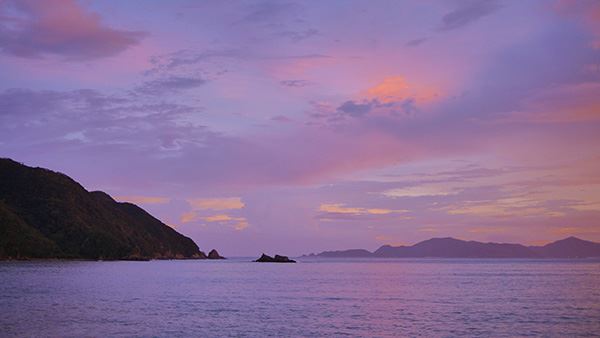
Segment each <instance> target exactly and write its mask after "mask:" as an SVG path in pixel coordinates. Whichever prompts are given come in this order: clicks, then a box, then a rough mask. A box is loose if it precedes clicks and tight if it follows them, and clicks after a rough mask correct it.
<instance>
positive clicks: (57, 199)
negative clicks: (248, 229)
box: [0, 158, 207, 260]
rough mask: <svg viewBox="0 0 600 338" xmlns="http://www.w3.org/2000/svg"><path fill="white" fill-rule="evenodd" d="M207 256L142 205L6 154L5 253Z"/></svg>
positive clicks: (2, 181) (1, 191)
mask: <svg viewBox="0 0 600 338" xmlns="http://www.w3.org/2000/svg"><path fill="white" fill-rule="evenodd" d="M38 258H40V259H44V258H57V259H105V260H119V259H125V260H149V259H203V258H207V256H206V255H205V254H204V252H202V251H200V249H199V248H198V246H197V245H196V243H194V241H193V240H192V239H190V238H188V237H186V236H184V235H182V234H180V233H178V232H177V231H175V230H174V229H173V228H171V227H169V226H167V225H165V224H164V223H162V222H161V221H159V220H158V219H156V218H154V217H153V216H152V215H150V214H149V213H147V212H146V211H145V210H143V209H142V208H140V207H138V206H137V205H135V204H132V203H127V202H117V201H115V200H114V199H113V198H112V197H110V196H109V195H108V194H106V193H104V192H102V191H92V192H89V191H87V190H86V189H85V188H83V186H81V185H80V184H79V183H77V182H76V181H75V180H73V179H71V178H70V177H68V176H67V175H65V174H62V173H59V172H54V171H52V170H49V169H45V168H33V167H28V166H26V165H23V164H21V163H19V162H16V161H13V160H11V159H6V158H0V259H38Z"/></svg>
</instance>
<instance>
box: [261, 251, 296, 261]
mask: <svg viewBox="0 0 600 338" xmlns="http://www.w3.org/2000/svg"><path fill="white" fill-rule="evenodd" d="M255 262H259V263H296V261H295V260H293V259H289V258H288V257H287V256H280V255H275V257H271V256H269V255H265V254H264V253H263V254H262V255H261V256H260V258H258V259H257V260H255Z"/></svg>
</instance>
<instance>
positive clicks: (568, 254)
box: [302, 236, 600, 258]
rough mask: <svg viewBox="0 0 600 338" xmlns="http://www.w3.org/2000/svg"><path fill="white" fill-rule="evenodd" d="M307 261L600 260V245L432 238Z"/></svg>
mask: <svg viewBox="0 0 600 338" xmlns="http://www.w3.org/2000/svg"><path fill="white" fill-rule="evenodd" d="M302 257H304V258H308V257H311V258H312V257H314V258H592V257H600V243H595V242H591V241H586V240H582V239H579V238H577V237H573V236H571V237H568V238H565V239H561V240H558V241H555V242H552V243H548V244H546V245H543V246H525V245H522V244H512V243H491V242H488V243H484V242H477V241H464V240H460V239H455V238H451V237H444V238H431V239H428V240H425V241H422V242H419V243H416V244H414V245H410V246H391V245H383V246H381V247H379V248H378V249H377V250H375V251H374V252H370V251H368V250H364V249H350V250H338V251H323V252H321V253H318V254H310V255H304V256H302Z"/></svg>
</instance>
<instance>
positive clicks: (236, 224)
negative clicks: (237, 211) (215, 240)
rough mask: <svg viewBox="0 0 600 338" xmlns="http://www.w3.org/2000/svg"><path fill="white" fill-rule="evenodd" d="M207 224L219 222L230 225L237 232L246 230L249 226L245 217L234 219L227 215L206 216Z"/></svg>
mask: <svg viewBox="0 0 600 338" xmlns="http://www.w3.org/2000/svg"><path fill="white" fill-rule="evenodd" d="M203 219H204V220H205V221H207V222H218V223H224V224H229V225H231V226H233V228H234V229H235V230H237V231H240V230H244V229H246V228H247V227H248V226H249V223H248V220H246V218H244V217H232V216H229V215H226V214H218V215H213V216H206V217H204V218H203Z"/></svg>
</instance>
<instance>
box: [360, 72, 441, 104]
mask: <svg viewBox="0 0 600 338" xmlns="http://www.w3.org/2000/svg"><path fill="white" fill-rule="evenodd" d="M365 96H366V97H367V98H369V99H377V100H378V101H380V102H383V103H390V102H398V101H402V100H405V99H409V98H412V99H415V100H416V101H417V102H427V101H431V100H433V99H434V98H435V97H436V96H437V91H436V90H434V89H433V88H428V87H424V86H417V85H414V84H409V83H408V82H406V80H405V79H404V77H402V76H390V77H387V78H385V79H383V81H381V82H380V83H379V84H377V85H375V86H374V87H371V88H369V89H367V91H366V93H365Z"/></svg>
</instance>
